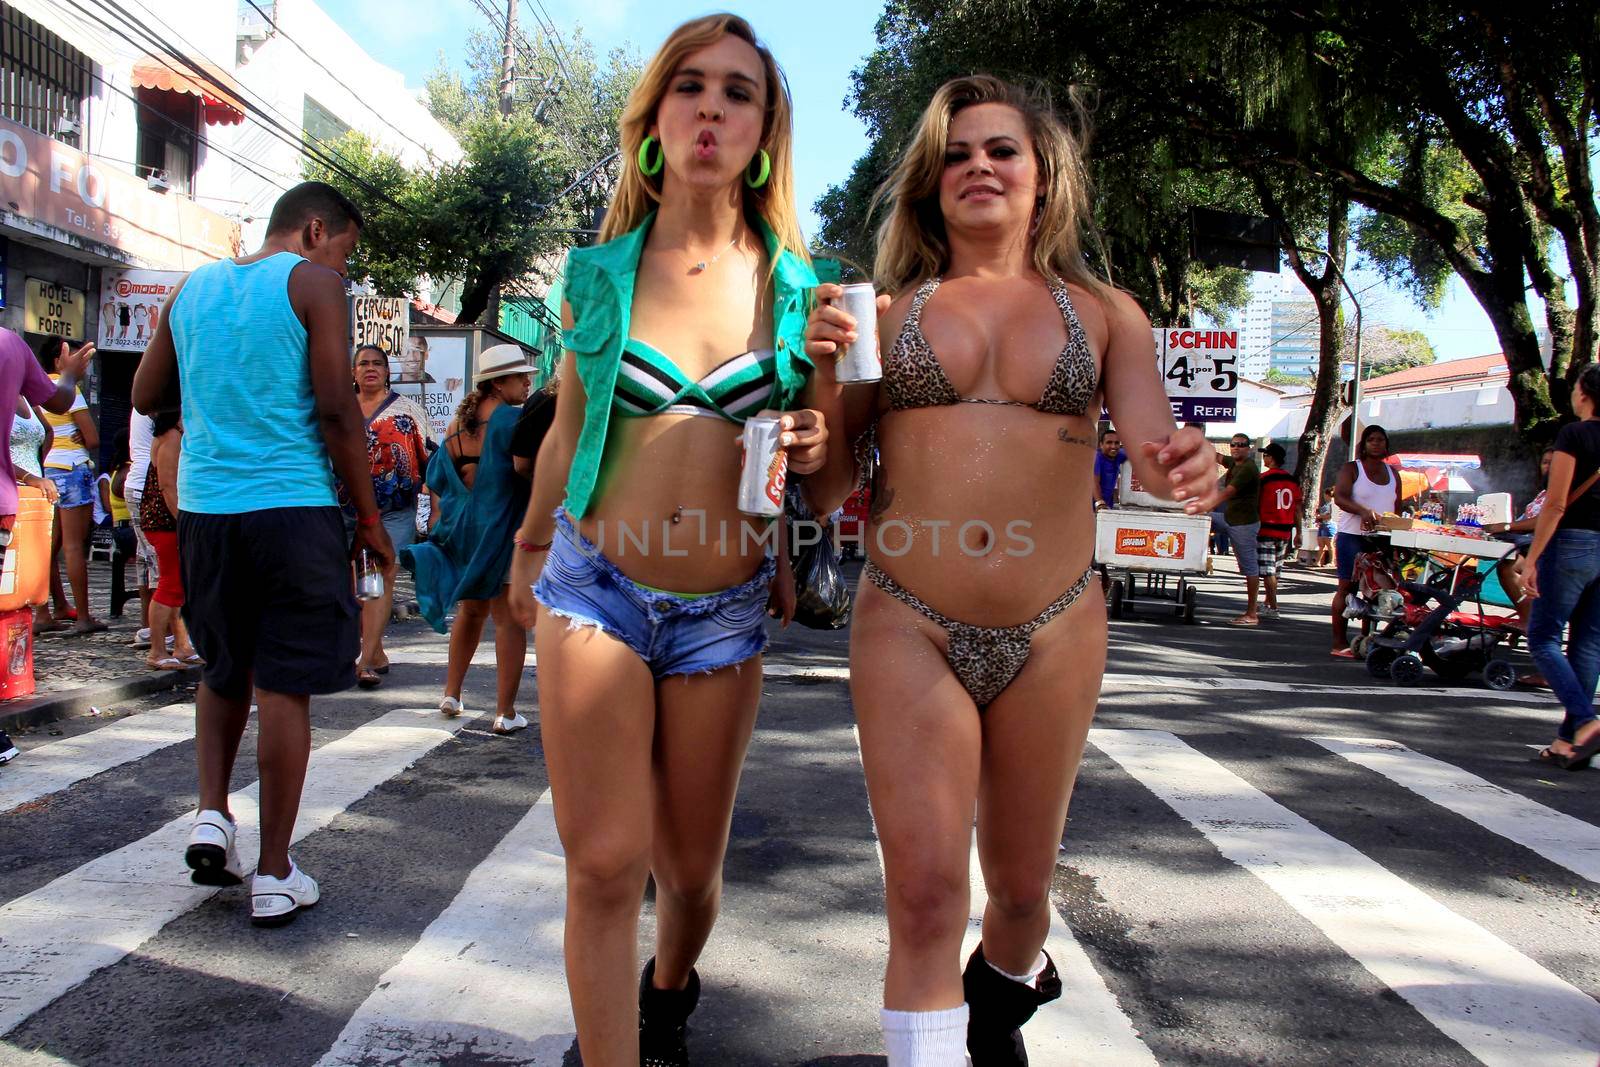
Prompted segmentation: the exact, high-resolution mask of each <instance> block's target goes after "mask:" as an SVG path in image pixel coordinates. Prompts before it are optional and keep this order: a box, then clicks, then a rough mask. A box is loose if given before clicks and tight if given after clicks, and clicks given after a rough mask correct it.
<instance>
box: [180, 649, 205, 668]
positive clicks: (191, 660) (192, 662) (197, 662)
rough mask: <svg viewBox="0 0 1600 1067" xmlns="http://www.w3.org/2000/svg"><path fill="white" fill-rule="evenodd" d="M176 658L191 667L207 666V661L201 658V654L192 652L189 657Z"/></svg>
mask: <svg viewBox="0 0 1600 1067" xmlns="http://www.w3.org/2000/svg"><path fill="white" fill-rule="evenodd" d="M176 658H177V659H180V660H182V661H183V662H184V663H187V664H188V665H189V666H191V667H204V666H205V665H206V661H205V660H203V659H201V658H200V653H198V652H191V653H190V654H189V655H187V656H178V657H176Z"/></svg>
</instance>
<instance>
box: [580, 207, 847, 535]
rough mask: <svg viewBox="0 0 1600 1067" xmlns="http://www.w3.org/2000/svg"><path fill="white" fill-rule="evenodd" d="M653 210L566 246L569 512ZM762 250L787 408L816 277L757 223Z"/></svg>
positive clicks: (590, 478)
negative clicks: (576, 409) (577, 423)
mask: <svg viewBox="0 0 1600 1067" xmlns="http://www.w3.org/2000/svg"><path fill="white" fill-rule="evenodd" d="M655 218H656V216H655V212H651V213H650V214H649V215H647V216H646V217H645V220H644V221H643V222H641V223H640V224H639V225H638V227H637V228H636V229H633V230H630V231H629V232H628V233H625V234H623V235H622V236H621V237H616V238H613V239H612V240H610V241H607V242H606V243H605V244H603V245H593V246H591V247H589V248H574V249H572V250H571V251H570V252H568V253H567V269H566V278H565V283H564V290H563V295H564V296H565V297H566V301H567V305H568V307H569V308H571V310H572V327H571V329H568V330H566V331H565V332H564V333H563V334H562V343H563V344H564V345H565V347H566V348H568V349H569V350H570V351H571V352H572V353H573V355H574V356H575V357H576V363H577V366H578V378H579V380H580V381H582V382H583V391H584V393H585V395H586V396H587V397H588V401H587V406H586V407H585V408H584V412H583V432H582V433H581V434H579V436H578V447H577V450H576V451H575V452H574V453H573V456H572V467H571V469H570V470H569V471H568V473H567V496H566V501H565V503H564V504H563V506H564V507H565V508H566V510H567V514H569V515H571V516H572V517H573V518H574V519H577V518H582V517H583V516H584V515H585V514H587V513H588V510H589V505H590V504H591V503H593V496H594V487H595V483H596V482H597V481H598V480H599V477H600V467H601V464H602V463H604V462H605V447H606V439H607V431H608V430H609V428H610V425H611V406H612V392H613V391H614V390H615V389H616V386H617V370H618V368H619V367H621V366H622V346H623V344H624V343H626V341H627V339H628V319H629V315H630V314H631V312H632V309H633V283H634V279H635V278H636V277H637V276H638V273H639V254H640V252H641V251H643V249H644V239H645V235H646V234H647V233H649V231H650V226H651V224H652V223H653V222H655ZM761 235H762V237H763V238H765V239H766V243H767V254H768V255H769V256H771V257H773V262H774V268H773V271H772V283H773V296H774V299H773V302H772V340H773V344H772V348H773V352H774V354H775V355H776V357H777V373H778V382H777V388H776V390H775V395H774V397H773V404H774V406H775V407H776V408H777V409H778V410H782V411H787V410H789V409H790V408H791V407H792V406H793V404H794V402H795V400H796V398H798V397H799V396H800V394H801V392H802V391H803V390H804V389H805V385H806V377H807V376H808V375H809V374H810V373H811V370H812V367H811V361H810V360H809V359H807V358H806V354H805V331H806V316H807V315H808V314H809V313H810V306H809V301H808V300H807V299H806V297H807V293H808V292H809V291H810V290H811V289H813V288H815V287H816V285H817V276H816V274H815V273H814V272H813V271H812V270H811V268H810V267H808V266H806V264H805V263H804V262H803V261H802V260H801V259H800V257H799V256H797V255H795V254H794V253H793V252H790V251H788V250H786V249H785V250H783V251H779V249H778V240H777V238H776V237H774V236H773V233H772V231H771V230H770V229H768V228H767V227H766V226H765V225H762V227H761Z"/></svg>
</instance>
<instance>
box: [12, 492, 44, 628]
mask: <svg viewBox="0 0 1600 1067" xmlns="http://www.w3.org/2000/svg"><path fill="white" fill-rule="evenodd" d="M54 519H55V508H54V507H53V506H52V505H51V503H50V502H49V501H48V500H46V499H45V496H44V494H43V493H42V492H40V491H39V490H37V489H34V488H32V487H31V486H26V485H19V486H17V524H16V526H15V527H14V528H13V529H12V531H11V547H10V548H8V549H6V560H5V567H4V568H3V569H0V612H7V611H17V610H19V609H21V608H26V607H29V606H31V605H34V604H43V603H44V602H45V600H46V599H48V598H49V596H50V531H51V523H52V522H53V521H54Z"/></svg>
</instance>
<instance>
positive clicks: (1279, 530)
mask: <svg viewBox="0 0 1600 1067" xmlns="http://www.w3.org/2000/svg"><path fill="white" fill-rule="evenodd" d="M1299 510H1300V483H1299V482H1297V481H1295V480H1294V475H1292V474H1290V473H1289V472H1288V471H1286V470H1282V469H1275V470H1270V471H1263V472H1262V474H1261V535H1260V536H1262V537H1264V538H1266V539H1267V540H1269V541H1288V540H1290V539H1291V538H1292V537H1293V536H1294V517H1295V515H1296V514H1297V513H1298V512H1299Z"/></svg>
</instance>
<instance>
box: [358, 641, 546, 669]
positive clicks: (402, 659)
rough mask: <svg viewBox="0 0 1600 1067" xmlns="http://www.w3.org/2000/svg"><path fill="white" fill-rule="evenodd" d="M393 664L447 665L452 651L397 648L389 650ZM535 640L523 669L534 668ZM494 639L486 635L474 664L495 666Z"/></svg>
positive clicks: (415, 665)
mask: <svg viewBox="0 0 1600 1067" xmlns="http://www.w3.org/2000/svg"><path fill="white" fill-rule="evenodd" d="M388 656H389V662H390V663H391V664H395V663H398V664H403V665H405V666H408V667H445V666H448V665H449V663H450V652H449V650H448V649H445V648H396V649H392V650H390V651H389V652H388ZM533 661H534V656H533V642H532V641H529V642H528V659H527V663H526V664H524V666H523V670H525V671H531V670H533ZM496 662H497V661H496V660H495V655H494V640H493V638H492V637H488V636H486V637H485V638H484V640H483V641H481V642H480V643H479V644H478V649H477V651H476V652H474V653H473V654H472V666H474V667H491V668H492V667H494V666H495V665H496Z"/></svg>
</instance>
